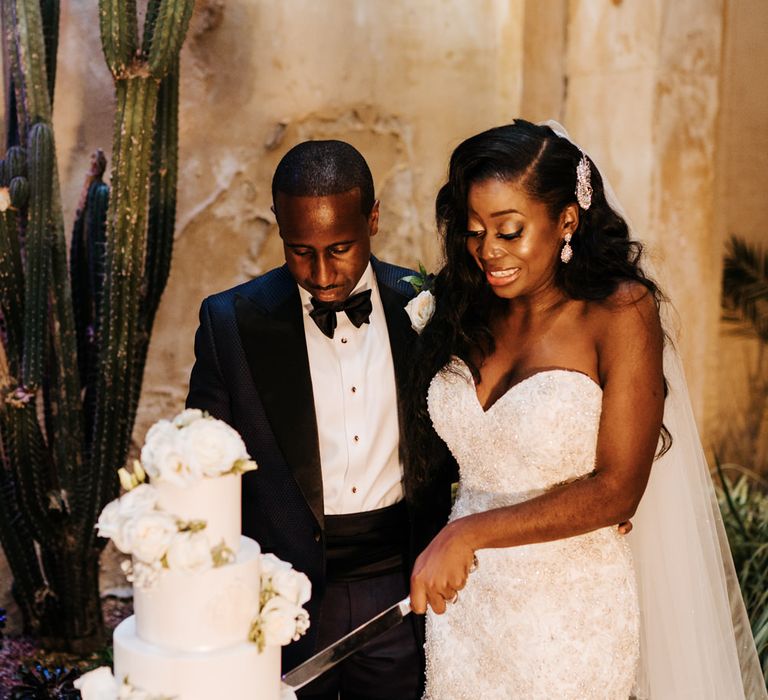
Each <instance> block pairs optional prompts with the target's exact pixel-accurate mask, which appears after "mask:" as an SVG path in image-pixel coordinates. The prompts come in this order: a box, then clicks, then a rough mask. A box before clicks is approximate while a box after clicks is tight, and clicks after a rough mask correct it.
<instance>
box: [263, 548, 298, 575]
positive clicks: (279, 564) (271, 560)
mask: <svg viewBox="0 0 768 700" xmlns="http://www.w3.org/2000/svg"><path fill="white" fill-rule="evenodd" d="M260 564H261V577H262V578H267V579H271V578H272V577H273V576H274V575H275V574H276V573H277V572H278V571H290V570H291V569H292V568H293V566H291V565H290V564H289V563H288V562H287V561H283V560H282V559H280V558H279V557H276V556H275V555H274V554H262V555H261V562H260Z"/></svg>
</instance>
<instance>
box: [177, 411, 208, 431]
mask: <svg viewBox="0 0 768 700" xmlns="http://www.w3.org/2000/svg"><path fill="white" fill-rule="evenodd" d="M202 417H203V412H202V411H201V410H200V409H199V408H187V409H185V410H183V411H182V412H181V413H179V415H178V416H176V417H175V418H174V419H173V424H174V425H175V426H176V427H177V428H186V427H187V426H188V425H190V424H191V423H194V422H195V421H197V420H200V419H201V418H202Z"/></svg>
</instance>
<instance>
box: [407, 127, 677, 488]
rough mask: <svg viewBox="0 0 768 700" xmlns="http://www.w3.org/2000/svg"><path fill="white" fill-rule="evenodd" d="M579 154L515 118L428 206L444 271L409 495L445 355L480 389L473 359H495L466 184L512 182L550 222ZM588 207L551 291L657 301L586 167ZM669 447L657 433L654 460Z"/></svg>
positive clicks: (413, 414)
mask: <svg viewBox="0 0 768 700" xmlns="http://www.w3.org/2000/svg"><path fill="white" fill-rule="evenodd" d="M581 157H582V153H581V151H580V150H579V148H578V147H577V146H576V145H575V144H573V143H572V142H571V141H569V140H568V139H566V138H562V137H560V136H558V135H557V134H556V133H555V132H554V131H552V129H551V128H550V127H548V126H541V125H537V124H532V123H530V122H527V121H524V120H522V119H518V120H515V122H514V123H512V124H509V125H506V126H499V127H496V128H493V129H489V130H488V131H484V132H482V133H480V134H477V135H476V136H472V137H470V138H468V139H467V140H466V141H464V142H463V143H461V144H459V146H458V147H457V148H456V150H455V151H454V152H453V154H452V155H451V160H450V165H449V169H448V182H446V183H445V184H444V185H443V186H442V187H441V188H440V191H439V192H438V195H437V200H436V202H435V210H436V212H435V213H436V217H437V226H438V230H439V232H440V234H441V236H442V246H443V253H444V260H445V263H444V266H443V268H442V269H441V270H440V272H439V273H438V275H437V277H436V279H435V280H434V288H433V291H434V294H435V298H436V302H437V306H436V310H435V314H434V316H433V317H432V320H431V321H430V323H429V324H428V325H427V326H426V328H425V329H424V331H423V332H422V334H421V335H420V337H419V340H418V343H417V354H416V357H415V358H414V361H413V364H412V365H411V380H412V382H411V384H410V392H409V406H408V408H407V417H408V420H407V423H406V430H407V438H408V444H409V446H411V449H410V450H409V452H410V453H411V466H412V468H411V470H410V471H411V473H412V475H413V476H412V483H411V488H412V489H413V492H414V493H418V492H419V491H422V492H423V493H424V494H425V495H426V494H427V490H426V489H428V484H429V482H430V481H431V479H432V478H433V475H432V474H430V470H431V468H432V467H431V464H430V455H431V454H432V453H433V450H434V448H433V447H432V446H433V445H434V444H435V443H434V440H436V439H439V438H437V436H436V435H435V434H434V430H433V429H432V426H431V422H430V419H429V415H428V413H427V405H426V403H427V402H426V396H427V390H428V388H429V383H430V381H431V380H432V377H434V375H435V374H436V373H437V372H438V371H439V370H440V369H441V368H442V367H444V366H445V364H446V363H447V362H448V361H449V360H450V358H451V357H452V356H453V355H456V356H458V357H460V358H461V359H462V360H463V361H464V362H465V363H466V364H467V366H468V367H469V369H470V370H471V372H472V374H473V375H474V377H475V381H478V380H479V371H478V366H477V365H476V364H475V362H474V360H475V359H476V358H477V357H480V358H481V359H482V358H485V357H487V356H488V355H490V354H491V353H492V352H493V351H494V339H493V336H492V334H491V330H490V325H489V320H490V317H491V314H492V313H493V311H494V309H495V308H498V305H499V304H501V303H503V301H502V300H500V299H499V298H498V297H496V296H495V295H494V294H493V292H492V291H491V290H490V287H489V286H488V283H487V281H486V279H485V275H484V274H483V272H482V271H481V270H480V269H479V268H478V266H477V264H476V263H475V261H474V260H473V259H472V258H471V257H470V255H469V253H468V252H467V248H466V231H467V219H468V212H467V196H468V194H469V190H470V188H471V187H472V185H473V184H475V183H478V182H482V181H486V180H500V181H503V182H514V183H515V184H516V185H518V186H520V187H522V188H524V190H525V192H526V193H527V194H528V195H529V196H530V197H533V198H534V199H536V200H538V201H540V202H543V203H544V204H546V206H547V209H548V211H549V214H550V216H551V217H552V219H553V220H557V218H558V217H559V216H560V213H561V212H562V211H563V209H564V208H565V207H566V206H568V205H569V204H573V203H575V202H576V195H575V192H576V166H577V165H578V163H579V161H580V160H581ZM590 171H591V183H592V203H591V206H590V207H589V209H587V210H586V211H585V210H583V209H580V210H579V214H580V216H579V226H578V228H577V229H576V231H575V233H574V235H573V239H572V240H571V246H572V248H573V257H572V258H571V260H570V262H569V263H568V264H567V265H558V268H557V272H556V276H555V283H556V284H557V285H558V286H559V287H560V288H561V289H562V290H563V291H564V292H565V293H566V294H567V295H568V296H570V297H571V298H573V299H584V300H599V299H605V298H607V297H609V296H610V295H611V294H613V293H614V292H615V291H616V289H617V288H618V286H619V285H620V284H622V283H624V282H630V281H632V282H638V283H640V284H642V285H643V286H644V287H646V289H648V290H649V292H650V293H652V294H653V296H654V298H655V299H656V303H657V306H658V305H659V303H660V302H661V301H662V300H663V295H662V294H661V292H660V290H659V288H658V287H657V285H656V284H655V282H654V281H653V280H651V279H649V278H648V277H646V275H645V274H644V273H643V270H642V269H641V267H640V257H641V254H642V245H641V244H640V243H639V242H638V241H634V240H631V239H630V236H629V228H628V226H627V223H626V222H625V221H624V219H623V218H622V217H621V216H620V215H619V214H618V213H616V212H615V211H614V210H613V209H612V208H611V206H610V205H609V204H608V202H607V200H606V197H605V191H604V189H603V179H602V177H601V176H600V173H599V172H598V170H597V168H596V167H595V166H594V164H593V163H592V162H591V161H590ZM669 444H671V443H670V438H669V433H668V432H667V431H666V429H663V430H662V447H661V450H662V451H666V450H667V449H668V447H669Z"/></svg>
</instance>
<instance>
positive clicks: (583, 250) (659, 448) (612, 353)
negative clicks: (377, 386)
mask: <svg viewBox="0 0 768 700" xmlns="http://www.w3.org/2000/svg"><path fill="white" fill-rule="evenodd" d="M606 190H607V188H606V187H605V186H604V184H603V180H602V178H601V176H600V173H599V172H598V170H597V168H596V167H595V166H594V164H593V163H592V162H591V161H590V159H589V158H588V157H587V156H586V155H585V154H584V153H583V152H582V151H581V150H580V149H579V148H578V147H577V146H576V145H574V144H573V143H572V142H571V141H570V140H569V139H568V138H567V137H566V136H564V135H563V134H562V132H561V133H556V132H555V131H553V129H552V128H551V127H550V126H548V125H534V124H531V123H528V122H525V121H522V120H517V121H515V122H514V123H513V124H511V125H508V126H502V127H498V128H495V129H491V130H489V131H486V132H484V133H481V134H478V135H477V136H474V137H471V138H469V139H468V140H466V141H465V142H463V143H462V144H460V145H459V146H458V147H457V148H456V150H455V151H454V153H453V155H452V157H451V162H450V169H449V178H448V182H447V183H446V184H445V185H444V186H443V187H442V189H441V190H440V193H439V194H438V198H437V218H438V223H439V226H440V229H441V231H442V233H443V234H444V240H445V259H446V263H445V267H444V268H443V270H442V271H441V272H440V274H439V275H438V277H437V279H436V280H435V285H434V292H435V296H436V298H437V310H436V312H435V315H434V317H433V319H432V320H431V322H430V323H429V324H428V325H427V327H426V328H425V329H424V331H423V332H422V335H421V337H420V358H419V359H418V360H416V361H415V362H414V367H415V372H416V378H415V384H416V385H415V386H414V387H413V394H412V395H413V396H414V397H415V398H414V402H415V406H414V407H413V410H414V416H415V419H414V420H413V421H411V426H410V429H411V432H412V435H411V438H412V439H411V444H416V445H418V444H421V445H424V444H425V441H426V440H429V436H430V435H431V434H432V432H431V431H432V426H434V430H435V431H436V432H437V434H438V435H439V436H440V437H441V438H442V440H444V441H445V443H446V444H447V445H448V447H449V448H450V450H451V452H452V453H453V455H454V457H455V458H456V461H457V462H458V465H459V470H460V480H459V490H458V495H457V499H456V502H455V504H454V508H453V511H452V514H451V520H450V522H449V523H448V525H447V526H446V527H445V528H444V529H443V530H442V531H441V532H440V533H439V534H438V535H437V537H435V539H434V540H433V541H432V543H431V544H430V545H429V547H427V549H426V550H425V551H424V552H423V553H422V554H421V555H420V557H419V558H418V559H417V561H416V565H415V566H414V570H413V575H412V578H411V602H412V605H413V608H414V610H415V611H416V612H424V611H425V610H426V609H427V607H429V612H428V615H427V637H426V644H425V649H426V660H427V679H426V697H427V698H431V699H433V700H460V699H464V698H466V699H469V698H472V699H475V698H483V700H490V699H491V698H521V699H522V698H525V699H526V700H535V699H539V698H540V699H542V700H544V699H546V700H551V699H553V698H558V700H566V699H571V698H573V699H576V698H588V699H590V700H593V699H598V698H600V699H602V698H605V699H611V700H617V699H621V700H625V699H626V698H629V697H630V696H632V697H637V698H651V699H652V700H666V699H670V700H671V699H673V698H674V699H675V700H679V699H681V698H696V699H697V700H703V699H711V700H727V699H731V698H749V700H752V699H753V698H766V697H768V696H766V692H765V685H764V684H763V682H762V674H761V672H760V668H759V663H758V661H757V656H756V652H755V647H754V642H753V640H752V638H751V634H750V631H749V625H748V622H747V619H746V613H745V611H744V606H743V603H742V601H741V597H740V594H739V592H738V584H737V582H736V579H735V574H734V571H733V564H732V562H731V559H730V553H729V551H728V550H727V544H726V543H725V539H724V534H723V531H722V523H721V520H720V518H719V514H718V512H717V507H716V504H715V503H714V500H713V498H712V486H711V483H710V481H709V477H708V472H707V469H706V463H705V461H704V459H703V454H702V453H701V447H700V445H699V443H698V437H697V434H696V432H695V425H694V423H693V417H692V415H691V413H690V407H689V404H688V397H687V392H686V390H685V384H684V380H683V378H682V371H681V369H680V367H679V364H678V362H677V357H676V354H675V351H674V347H673V345H672V342H671V339H670V338H669V337H668V334H669V332H670V331H669V328H668V325H669V324H668V323H667V322H666V321H665V320H662V317H664V313H663V312H664V307H665V300H664V297H663V296H662V294H661V292H660V291H659V289H658V287H657V286H656V284H655V283H654V282H653V280H652V279H651V278H650V277H649V276H647V275H646V274H645V272H644V268H643V264H642V256H641V252H642V251H641V245H640V244H639V243H638V242H637V241H634V240H632V238H631V236H630V231H629V229H628V226H627V224H626V222H625V220H624V218H623V217H622V216H621V215H620V214H619V213H618V212H619V211H620V210H619V208H618V206H617V204H616V203H615V200H613V198H612V195H611V193H610V192H607V191H606ZM609 200H610V201H609ZM422 451H423V453H424V454H423V457H422V461H423V468H422V470H421V472H420V478H417V480H416V482H415V483H414V484H412V488H414V489H419V488H421V489H423V492H424V493H427V492H428V484H429V483H430V480H431V479H432V478H435V475H432V474H430V473H429V470H428V464H429V459H428V454H429V450H427V449H424V450H422ZM630 517H631V518H633V521H634V526H635V529H634V532H633V533H632V534H631V535H629V536H626V537H625V536H623V535H622V534H620V533H619V531H618V530H617V528H616V527H615V524H616V523H618V522H621V521H624V520H627V519H629V518H630ZM729 594H730V597H729Z"/></svg>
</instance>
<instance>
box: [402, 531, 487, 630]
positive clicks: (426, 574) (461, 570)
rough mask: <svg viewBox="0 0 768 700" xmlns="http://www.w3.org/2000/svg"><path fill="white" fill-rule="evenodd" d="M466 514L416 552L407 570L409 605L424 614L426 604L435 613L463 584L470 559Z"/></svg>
mask: <svg viewBox="0 0 768 700" xmlns="http://www.w3.org/2000/svg"><path fill="white" fill-rule="evenodd" d="M467 520H468V519H467V518H460V519H458V520H454V521H453V522H451V523H449V524H448V525H446V526H445V527H444V528H443V529H442V530H441V531H440V532H439V533H438V534H437V536H436V537H435V538H434V539H433V540H432V542H430V544H429V546H428V547H427V548H426V549H425V550H424V551H423V552H422V553H421V554H420V555H419V557H418V558H417V559H416V563H415V564H414V565H413V573H412V574H411V607H412V608H413V612H415V613H418V614H424V613H425V612H426V611H427V605H429V607H430V608H432V610H433V611H434V612H435V613H437V614H438V615H442V614H443V613H444V612H445V608H446V604H447V603H450V602H451V601H452V600H453V599H454V598H455V596H456V594H457V593H458V592H459V591H460V590H461V589H462V588H464V585H465V584H466V582H467V577H468V576H469V572H470V569H471V567H472V564H473V562H474V557H475V550H474V547H473V546H472V542H471V538H470V536H469V532H468V528H467V527H466V526H465V525H466V524H467V523H466V521H467Z"/></svg>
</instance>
